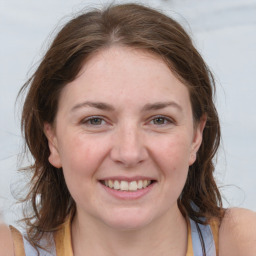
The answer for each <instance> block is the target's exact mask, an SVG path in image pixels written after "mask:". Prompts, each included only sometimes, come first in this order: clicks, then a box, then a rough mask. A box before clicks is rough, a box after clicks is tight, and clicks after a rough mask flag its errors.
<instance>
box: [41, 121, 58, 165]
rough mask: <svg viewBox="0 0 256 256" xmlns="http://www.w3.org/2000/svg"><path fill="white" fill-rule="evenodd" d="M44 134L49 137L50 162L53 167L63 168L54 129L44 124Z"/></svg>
mask: <svg viewBox="0 0 256 256" xmlns="http://www.w3.org/2000/svg"><path fill="white" fill-rule="evenodd" d="M44 134H45V136H46V137H47V140H48V147H49V150H50V155H49V158H48V160H49V162H50V163H51V165H53V166H54V167H56V168H61V167H62V164H61V159H60V155H59V151H58V143H57V138H56V135H55V131H54V128H53V127H52V125H51V124H49V123H45V124H44Z"/></svg>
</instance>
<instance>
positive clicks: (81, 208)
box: [45, 47, 204, 229]
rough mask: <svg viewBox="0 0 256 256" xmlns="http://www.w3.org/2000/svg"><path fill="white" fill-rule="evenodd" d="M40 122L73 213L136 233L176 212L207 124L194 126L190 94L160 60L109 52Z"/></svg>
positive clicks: (91, 65)
mask: <svg viewBox="0 0 256 256" xmlns="http://www.w3.org/2000/svg"><path fill="white" fill-rule="evenodd" d="M55 121H56V122H55V126H54V127H51V126H50V125H48V124H45V133H46V135H47V137H48V140H49V147H50V151H51V155H50V157H49V161H50V162H51V164H52V165H54V166H55V167H58V168H60V167H62V168H63V172H64V176H65V180H66V183H67V186H68V189H69V191H70V193H71V195H72V197H73V198H74V200H75V202H76V206H77V213H78V214H79V215H80V216H83V217H84V218H86V219H87V220H88V219H89V220H91V221H97V222H100V223H104V224H106V225H108V226H110V227H113V228H117V229H134V228H140V227H143V226H146V225H148V224H150V223H152V222H154V221H157V220H158V219H160V218H161V217H163V216H165V215H166V214H174V213H175V212H177V209H178V208H177V199H178V197H179V195H180V194H181V191H182V189H183V186H184V184H185V181H186V178H187V173H188V168H189V166H190V165H191V164H193V162H194V161H195V154H196V151H197V150H198V148H199V146H200V143H201V138H202V130H203V127H204V122H203V121H201V123H200V124H199V125H197V126H196V128H195V126H194V124H193V116H192V110H191V105H190V99H189V93H188V89H187V88H186V86H185V85H183V84H182V83H181V82H180V81H179V80H178V79H177V78H176V77H175V76H174V74H173V73H172V72H171V71H170V69H169V68H168V66H167V65H166V64H165V63H164V62H163V61H162V60H161V59H160V58H158V57H156V56H154V55H151V54H150V53H146V52H143V51H140V50H133V49H130V48H125V47H112V48H109V49H105V50H102V51H101V52H99V53H97V55H95V56H93V57H92V58H91V59H90V60H89V61H88V62H87V63H86V64H85V65H84V66H83V68H82V70H81V72H80V73H79V75H78V76H77V78H76V79H75V80H74V81H73V82H71V83H70V84H68V85H66V86H65V88H64V89H63V91H62V93H61V96H60V99H59V108H58V112H57V116H56V120H55Z"/></svg>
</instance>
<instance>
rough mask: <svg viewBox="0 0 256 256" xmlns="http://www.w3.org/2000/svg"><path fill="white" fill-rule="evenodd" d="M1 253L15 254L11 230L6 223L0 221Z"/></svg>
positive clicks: (6, 255)
mask: <svg viewBox="0 0 256 256" xmlns="http://www.w3.org/2000/svg"><path fill="white" fill-rule="evenodd" d="M0 255H5V256H13V255H14V251H13V242H12V237H11V232H10V230H9V228H8V226H6V225H5V224H4V223H1V221H0Z"/></svg>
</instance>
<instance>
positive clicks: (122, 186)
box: [100, 179, 156, 192]
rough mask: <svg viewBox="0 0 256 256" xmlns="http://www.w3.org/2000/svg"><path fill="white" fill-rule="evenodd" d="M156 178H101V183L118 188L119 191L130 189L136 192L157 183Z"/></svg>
mask: <svg viewBox="0 0 256 256" xmlns="http://www.w3.org/2000/svg"><path fill="white" fill-rule="evenodd" d="M155 182H156V180H143V179H141V180H132V181H126V180H100V183H101V184H103V185H104V186H106V187H108V188H110V189H113V190H117V191H129V192H136V191H139V190H143V189H146V188H147V187H149V186H150V185H152V184H153V183H155Z"/></svg>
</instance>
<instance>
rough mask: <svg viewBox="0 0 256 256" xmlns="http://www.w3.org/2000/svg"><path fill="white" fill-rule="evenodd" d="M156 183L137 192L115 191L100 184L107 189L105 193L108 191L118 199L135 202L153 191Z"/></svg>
mask: <svg viewBox="0 0 256 256" xmlns="http://www.w3.org/2000/svg"><path fill="white" fill-rule="evenodd" d="M155 183H156V182H153V183H152V184H150V185H149V186H147V187H146V188H143V189H139V190H137V191H122V190H115V189H112V188H109V187H107V186H105V185H103V184H102V183H100V184H101V186H102V187H103V188H104V189H105V191H107V193H109V194H111V195H112V196H114V197H116V198H118V199H122V200H135V199H139V198H141V197H143V196H145V195H146V194H148V193H149V192H150V191H151V190H152V188H153V187H154V185H155Z"/></svg>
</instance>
